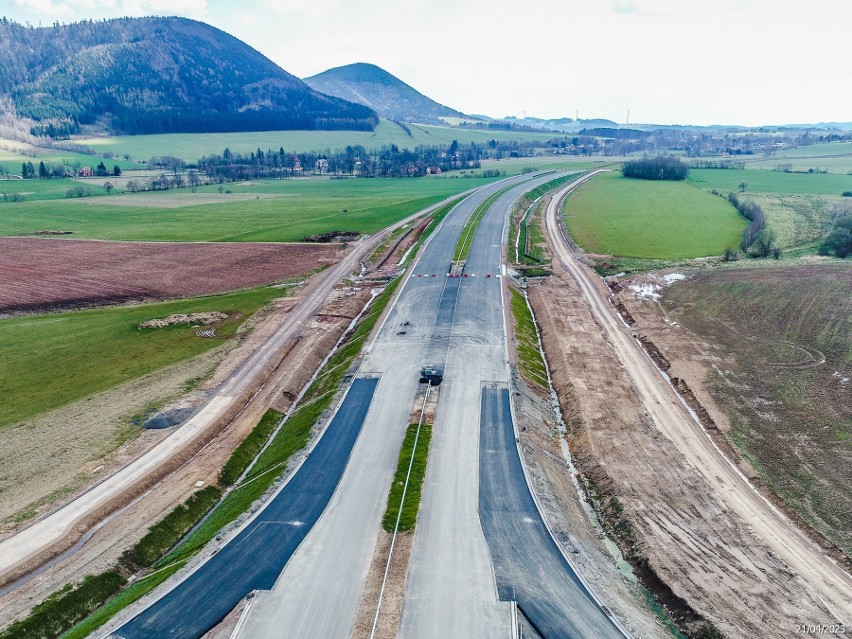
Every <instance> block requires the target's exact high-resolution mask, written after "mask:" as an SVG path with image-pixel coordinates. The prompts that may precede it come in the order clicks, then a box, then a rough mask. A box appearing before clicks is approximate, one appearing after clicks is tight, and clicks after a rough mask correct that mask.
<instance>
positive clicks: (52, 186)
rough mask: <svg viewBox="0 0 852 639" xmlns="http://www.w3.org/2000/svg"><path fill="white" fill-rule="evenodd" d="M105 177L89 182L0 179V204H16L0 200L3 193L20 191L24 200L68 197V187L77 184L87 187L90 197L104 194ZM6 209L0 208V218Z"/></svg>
mask: <svg viewBox="0 0 852 639" xmlns="http://www.w3.org/2000/svg"><path fill="white" fill-rule="evenodd" d="M106 179H107V178H102V179H101V180H100V181H99V182H95V181H94V180H92V182H91V183H85V182H81V181H78V180H72V179H69V178H53V179H49V180H0V205H3V204H6V205H18V204H20V203H17V202H5V203H4V202H2V194H3V193H9V194H12V193H20V194H22V195H23V196H24V201H25V202H32V201H38V200H64V199H66V198H67V197H68V195H67V192H68V189H73V188H76V187H78V186H81V187H83V188H84V189H87V190H88V192H89V193H90V196H91V197H95V196H106V191H104V189H103V182H104V180H106ZM6 210H8V209H0V219H2V216H3V212H4V211H6Z"/></svg>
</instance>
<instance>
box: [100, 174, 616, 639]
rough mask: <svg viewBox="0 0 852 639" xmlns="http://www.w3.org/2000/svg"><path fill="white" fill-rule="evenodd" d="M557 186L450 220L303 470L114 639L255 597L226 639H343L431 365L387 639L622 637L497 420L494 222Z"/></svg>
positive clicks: (499, 378)
mask: <svg viewBox="0 0 852 639" xmlns="http://www.w3.org/2000/svg"><path fill="white" fill-rule="evenodd" d="M553 178H554V175H552V174H551V175H546V176H534V177H532V178H531V179H530V177H529V176H524V177H519V178H513V179H512V180H509V181H503V182H501V183H498V184H494V185H490V186H488V187H485V188H483V189H481V190H479V191H477V192H476V193H474V194H473V195H471V196H470V197H468V198H467V199H466V200H464V201H463V202H462V203H460V204H459V205H458V206H457V207H456V208H455V209H454V210H453V211H452V212H451V213H450V215H448V216H447V218H446V219H445V221H444V223H443V224H442V226H441V227H440V228H439V229H438V230H437V231H436V232H435V234H433V236H432V238H431V241H430V242H429V243H428V244H427V246H426V247H425V248H424V250H423V252H422V255H421V257H420V259H419V261H418V262H417V263H416V264H415V265H414V266H413V267H412V268H411V269H409V272H408V273H407V274H406V277H407V279H406V281H405V282H403V285H402V287H401V290H400V293H399V295H398V298H397V301H396V302H395V304H394V306H393V307H392V308H391V309H390V311H389V313H388V315H387V318H386V320H385V322H384V324H383V325H382V327H381V329H380V330H379V332H378V335H377V338H376V340H375V342H374V343H373V344H372V345H371V347H370V349H369V352H368V354H367V355H366V357H365V358H364V361H363V363H362V365H361V368H360V373H359V377H358V378H357V379H356V380H355V381H354V382H353V385H352V387H351V389H350V390H349V393H348V395H347V396H346V399H345V401H344V402H343V404H342V405H341V407H340V409H339V410H338V412H337V414H336V416H335V417H334V419H333V421H332V423H331V425H330V426H329V429H328V431H327V432H326V433H325V434H324V435H323V437H322V438H321V439H320V440H319V443H318V444H317V446H316V448H315V449H314V450H313V451H312V452H311V454H310V455H309V456H308V458H307V460H306V461H305V463H304V465H303V466H302V467H301V468H300V469H299V470H298V471H297V472H296V473H295V474H294V475H292V476H291V478H290V480H289V481H288V483H287V484H285V486H284V488H283V489H282V490H281V491H280V492H279V493H278V494H277V495H276V496H275V498H274V499H273V500H272V501H271V502H270V503H269V504H268V505H267V506H266V507H265V509H264V510H262V512H261V513H260V515H259V516H258V517H256V518H255V519H253V520H252V521H251V522H250V523H249V524H247V525H246V526H245V527H244V528H243V530H242V531H241V532H240V533H239V534H238V535H237V536H236V537H235V538H234V539H233V540H232V541H231V542H230V543H228V544H227V545H226V546H224V547H223V548H222V550H221V551H219V553H218V554H216V555H215V556H214V557H213V558H211V559H210V560H208V561H207V562H206V563H205V564H202V565H201V566H200V567H199V568H198V569H197V570H196V571H195V572H193V573H191V574H190V575H189V576H188V577H187V578H186V579H185V580H184V581H183V582H181V583H180V584H178V585H177V586H176V587H175V588H174V589H172V590H171V591H170V592H168V593H166V594H165V595H164V596H163V597H162V598H161V599H159V600H158V601H156V602H155V603H153V604H152V605H151V606H150V607H149V608H148V609H147V610H145V611H144V612H142V613H141V614H140V615H138V616H137V617H136V618H134V619H133V620H131V621H130V622H129V623H127V624H125V625H124V626H123V627H122V628H120V629H119V630H118V631H117V632H116V633H114V635H113V636H114V637H115V638H116V639H118V638H123V639H153V638H155V637H176V638H180V639H197V638H198V637H201V636H202V635H203V634H204V633H205V632H206V631H207V630H208V629H209V628H211V627H212V626H213V625H215V624H216V623H217V622H218V621H219V620H220V619H222V618H223V617H224V616H225V614H227V613H228V612H229V611H230V610H231V609H232V608H233V607H234V606H235V605H236V604H237V603H238V602H239V601H240V599H242V597H244V596H245V595H246V594H247V593H248V592H250V591H251V590H253V589H259V590H261V592H259V593H258V594H257V596H256V597H255V598H254V599H253V600H252V602H251V603H250V606H249V608H248V609H247V612H246V614H245V615H244V618H243V619H242V620H241V622H240V627H239V630H238V632H237V634H236V636H237V637H239V638H241V639H245V638H251V639H265V638H267V637H280V636H281V635H282V632H283V633H284V634H286V636H288V637H297V638H298V637H304V638H313V637H323V638H324V639H325V638H328V639H335V638H340V639H348V638H349V637H350V635H351V633H352V629H353V625H354V621H355V617H356V615H357V612H358V606H359V603H360V599H361V594H362V592H363V589H364V584H365V581H366V577H367V572H368V569H369V564H370V560H371V557H372V552H373V548H374V545H375V541H376V536H377V534H378V531H379V527H380V523H381V515H382V512H383V509H384V504H385V499H386V496H387V492H388V489H389V487H390V483H391V479H392V476H393V472H394V470H395V467H396V459H397V455H398V452H399V447H400V445H401V442H402V437H403V435H404V432H405V428H406V426H407V424H408V421H409V413H410V411H411V409H412V407H413V404H414V398H415V396H416V392H417V387H418V377H419V375H418V373H419V369H420V367H421V365H423V364H425V363H430V364H440V363H444V362H445V364H446V373H445V377H444V382H443V386H442V389H441V399H440V402H439V404H438V411H437V415H436V419H435V424H434V428H433V439H432V449H431V453H430V460H429V465H428V470H427V475H426V480H425V484H424V491H423V501H422V504H421V512H420V518H419V520H418V526H417V534H416V536H415V540H414V545H413V548H412V556H411V563H410V566H409V572H408V579H407V586H406V592H405V601H404V605H403V611H402V619H401V625H400V632H399V636H400V637H403V638H404V639H421V638H431V637H435V638H438V637H441V638H443V637H447V636H458V637H466V638H471V639H475V638H478V637H481V638H492V637H494V638H496V637H505V638H506V639H509V638H511V637H513V636H514V632H515V630H514V628H513V614H512V612H513V611H512V604H511V602H512V601H515V600H517V601H518V602H519V604H520V607H521V608H522V610H523V612H524V613H525V615H526V616H527V618H528V619H529V620H530V622H531V623H532V625H534V626H535V627H536V628H538V629H539V630H540V631H541V632H542V633H543V636H544V637H545V639H551V638H556V637H572V638H578V639H579V638H592V637H594V638H606V639H610V638H615V637H619V636H621V634H620V633H619V632H618V631H617V630H616V629H615V627H614V625H613V624H612V622H611V620H609V618H608V617H607V615H606V614H605V613H604V612H603V611H602V610H601V609H600V608H599V607H598V606H597V605H596V604H595V602H594V598H593V597H591V596H590V595H589V594H588V593H587V592H586V591H585V589H584V587H583V584H582V582H581V581H580V580H579V579H577V578H576V576H575V575H574V574H573V572H572V571H571V568H570V565H569V564H568V562H567V561H565V559H564V557H562V555H561V554H560V552H559V550H558V547H557V546H556V545H555V542H554V541H553V539H552V538H551V537H550V535H549V533H548V532H547V528H546V526H545V524H544V522H543V520H542V519H541V515H540V514H539V512H538V510H537V509H536V507H535V502H534V500H533V498H532V495H531V494H530V492H529V487H528V485H527V483H526V479H525V476H524V474H523V469H522V467H521V461H520V458H519V456H518V455H519V453H518V450H517V447H516V446H515V445H514V426H513V424H512V419H511V411H510V410H509V408H508V406H509V401H510V399H509V391H508V387H509V376H508V353H507V350H506V349H507V344H506V338H505V335H506V332H505V331H506V327H505V319H506V318H505V311H504V307H503V287H502V246H503V243H504V241H505V240H504V229H505V218H506V214H507V211H508V210H509V208H510V207H511V206H512V205H513V202H514V201H515V200H516V198H517V197H518V196H520V195H521V194H523V193H524V192H526V191H527V190H529V189H531V188H534V187H535V186H537V185H539V184H542V183H544V182H546V181H549V180H551V179H553ZM507 184H509V185H512V184H514V185H513V186H512V187H511V188H510V189H509V190H508V191H507V192H506V193H504V194H502V195H501V196H500V197H498V198H497V200H496V202H495V203H494V204H493V205H492V206H491V207H490V208H489V210H488V211H487V212H486V213H485V215H484V216H483V219H482V221H481V223H480V226H479V228H478V230H477V233H476V235H475V237H474V240H473V243H472V246H471V250H470V254H469V257H468V260H467V263H466V265H465V268H464V271H463V273H462V275H461V276H460V277H449V276H448V272H449V270H450V264H451V260H452V255H453V251H454V248H455V245H456V242H457V239H458V237H459V235H460V233H461V230H462V227H463V226H464V223H465V222H466V220H467V219H468V217H469V216H470V214H471V213H472V212H473V210H474V209H475V208H476V206H478V205H479V204H480V203H481V202H483V201H484V200H485V199H486V198H488V197H489V196H490V195H492V194H493V193H495V192H496V191H498V190H499V189H501V188H503V187H504V186H506V185H507ZM433 360H434V361H433ZM438 360H442V361H438ZM483 389H484V390H483ZM314 522H315V523H314ZM282 567H283V570H282ZM279 573H280V574H279Z"/></svg>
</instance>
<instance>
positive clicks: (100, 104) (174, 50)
mask: <svg viewBox="0 0 852 639" xmlns="http://www.w3.org/2000/svg"><path fill="white" fill-rule="evenodd" d="M0 59H2V60H3V62H4V64H3V70H4V73H3V74H0V96H2V95H4V94H5V95H8V96H9V97H10V98H11V99H12V100H13V101H14V104H15V108H16V110H17V113H18V115H20V116H22V117H25V118H29V119H31V120H33V121H35V123H36V126H35V127H34V128H39V129H41V130H42V131H41V132H46V133H48V134H49V135H60V136H62V135H67V134H68V133H74V132H76V131H77V130H79V128H80V126H81V125H83V126H85V125H88V124H97V125H100V126H101V127H106V128H107V129H110V130H112V131H113V132H120V133H166V132H169V133H172V132H217V131H260V130H273V129H372V128H373V127H374V126H375V124H376V121H377V120H376V114H375V113H373V112H372V111H371V110H370V109H368V108H364V106H363V105H360V104H354V103H352V102H348V101H345V100H342V99H339V98H334V97H329V96H327V95H322V94H321V93H318V92H316V91H315V90H313V89H311V88H310V87H308V86H307V85H306V84H305V83H304V82H302V81H301V80H299V79H298V78H296V77H295V76H293V75H291V74H290V73H287V72H286V71H285V70H284V69H282V68H281V67H279V66H278V65H276V64H275V63H274V62H272V61H271V60H269V59H268V58H267V57H265V56H264V55H262V54H261V53H259V52H258V51H256V50H255V49H253V48H251V47H250V46H249V45H247V44H245V43H244V42H242V41H241V40H238V39H237V38H235V37H233V36H231V35H229V34H227V33H225V32H224V31H220V30H219V29H217V28H215V27H213V26H210V25H208V24H205V23H203V22H197V21H194V20H190V19H187V18H164V17H150V18H116V19H113V20H106V21H103V22H93V21H83V22H77V23H72V24H68V25H62V26H59V25H56V26H52V27H43V28H37V29H32V28H24V27H22V26H21V25H17V24H15V23H13V22H6V23H2V24H0ZM51 131H52V132H51Z"/></svg>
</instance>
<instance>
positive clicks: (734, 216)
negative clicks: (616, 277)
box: [564, 171, 745, 259]
mask: <svg viewBox="0 0 852 639" xmlns="http://www.w3.org/2000/svg"><path fill="white" fill-rule="evenodd" d="M728 172H729V171H716V173H728ZM564 215H565V221H566V224H567V226H568V231H569V232H570V234H571V236H572V237H573V238H574V240H575V241H576V242H577V244H579V245H580V246H582V247H583V248H584V249H585V250H587V251H589V252H590V253H598V254H610V255H618V256H627V257H637V258H652V259H654V258H658V259H684V258H692V257H702V256H707V255H719V254H721V253H722V252H723V251H724V250H725V247H728V246H737V245H738V244H739V241H740V233H741V232H742V230H743V228H744V227H745V220H744V219H743V218H742V217H741V216H740V215H739V213H737V211H736V210H735V209H734V208H733V207H732V206H731V205H730V204H729V203H728V202H727V201H725V200H724V199H722V198H719V197H716V196H714V195H711V194H710V193H707V192H705V191H702V190H701V189H698V188H696V187H694V186H692V185H691V184H687V183H684V182H659V181H646V180H631V179H628V178H624V177H622V176H621V175H620V174H619V173H616V172H612V173H605V174H602V175H599V176H597V177H595V178H593V179H592V180H591V181H590V182H588V183H586V184H584V185H583V186H582V187H580V188H579V189H577V190H576V191H575V192H574V193H573V194H572V195H571V196H570V197H569V198H568V200H567V201H566V205H565V209H564Z"/></svg>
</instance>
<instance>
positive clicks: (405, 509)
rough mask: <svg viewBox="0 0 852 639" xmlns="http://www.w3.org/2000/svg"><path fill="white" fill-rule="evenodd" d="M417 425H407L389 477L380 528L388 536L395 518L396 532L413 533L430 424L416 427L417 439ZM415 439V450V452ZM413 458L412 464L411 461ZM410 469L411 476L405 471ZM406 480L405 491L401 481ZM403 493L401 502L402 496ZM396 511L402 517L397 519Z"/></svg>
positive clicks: (424, 474)
mask: <svg viewBox="0 0 852 639" xmlns="http://www.w3.org/2000/svg"><path fill="white" fill-rule="evenodd" d="M417 428H418V424H410V425H409V426H408V430H407V431H406V432H405V438H404V439H403V440H402V449H401V450H400V451H399V462H398V463H397V467H396V475H394V478H393V485H392V486H391V490H390V494H388V505H387V509H386V510H385V516H384V519H382V526H383V527H384V529H385V530H386V531H388V532H389V533H392V532H394V526H395V525H396V521H397V517H399V531H400V532H409V531H411V530H414V525H415V524H416V523H417V512H418V511H419V510H420V495H421V492H422V489H423V479H424V477H425V476H426V461H427V459H428V457H429V444H430V443H431V441H432V425H431V424H423V425H422V426H420V436H419V437H418V436H417ZM415 439H416V440H417V448H416V449H415V447H414V446H415V444H414V442H415ZM412 458H413V461H412ZM409 466H411V475H410V476H409V475H408V468H409ZM406 477H408V488H407V489H406V488H405V480H406ZM403 491H405V502H404V503H403V500H402V493H403ZM400 511H402V515H401V516H400Z"/></svg>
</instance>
